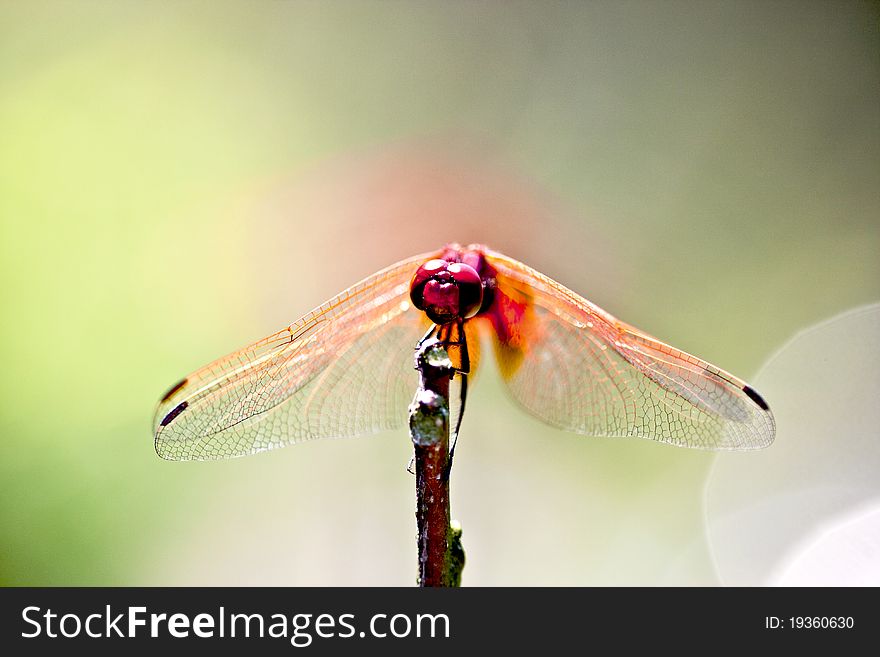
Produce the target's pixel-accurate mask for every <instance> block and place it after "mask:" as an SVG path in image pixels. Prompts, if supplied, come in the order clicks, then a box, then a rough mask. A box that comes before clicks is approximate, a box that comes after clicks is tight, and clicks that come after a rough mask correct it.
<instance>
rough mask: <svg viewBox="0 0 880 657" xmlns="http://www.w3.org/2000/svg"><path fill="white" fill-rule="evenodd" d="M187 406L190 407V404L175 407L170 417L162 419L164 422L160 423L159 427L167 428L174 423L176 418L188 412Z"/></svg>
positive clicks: (185, 403) (184, 403) (181, 403)
mask: <svg viewBox="0 0 880 657" xmlns="http://www.w3.org/2000/svg"><path fill="white" fill-rule="evenodd" d="M187 406H189V403H187V402H180V403H179V404H178V405H177V406H175V407H174V409H173V410H172V411H171V412H170V413H169V414H168V415H166V416H165V417H164V418H162V421H161V422H160V423H159V425H160V426H163V427H167V426H168V425H169V424H171V423H172V422H173V421H174V418H176V417H177V416H178V415H180V414H181V413H183V412H184V411H185V410H186V407H187Z"/></svg>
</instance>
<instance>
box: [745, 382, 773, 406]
mask: <svg viewBox="0 0 880 657" xmlns="http://www.w3.org/2000/svg"><path fill="white" fill-rule="evenodd" d="M743 392H744V393H746V395H747V396H748V398H749V399H751V400H752V401H753V402H755V403H756V404H757V405H758V406H760V407H761V410H762V411H769V410H770V407H769V406H767V402H765V401H764V398H763V397H761V395H759V394H758V393H757V392H755V389H754V388H752V387H750V386H743Z"/></svg>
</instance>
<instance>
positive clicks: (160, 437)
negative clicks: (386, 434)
mask: <svg viewBox="0 0 880 657" xmlns="http://www.w3.org/2000/svg"><path fill="white" fill-rule="evenodd" d="M432 257H435V254H424V255H420V256H415V257H413V258H409V259H407V260H404V261H402V262H399V263H397V264H395V265H392V266H391V267H388V268H387V269H384V270H382V271H380V272H378V273H376V274H374V275H372V276H370V277H369V278H366V279H364V280H363V281H361V282H360V283H358V284H356V285H354V286H352V287H351V288H349V289H348V290H346V291H345V292H342V293H341V294H339V295H338V296H336V297H334V298H333V299H331V300H330V301H328V302H326V303H325V304H323V305H322V306H320V307H318V308H316V309H315V310H313V311H312V312H310V313H308V314H307V315H305V316H304V317H303V318H301V319H300V320H298V321H296V322H294V323H293V324H291V325H290V326H289V327H287V328H285V329H283V330H281V331H279V332H277V333H274V334H273V335H271V336H269V337H267V338H264V339H263V340H260V341H259V342H256V343H254V344H252V345H250V346H248V347H245V348H244V349H241V350H239V351H237V352H235V353H233V354H230V355H229V356H226V357H224V358H221V359H219V360H216V361H214V362H213V363H210V364H209V365H206V366H205V367H203V368H201V369H199V370H197V371H196V372H193V373H192V374H190V375H189V376H187V377H186V378H185V379H183V381H181V382H180V383H179V384H177V385H176V386H174V387H173V388H172V389H171V390H169V391H168V393H167V394H166V395H165V397H164V398H163V399H162V401H161V402H160V403H159V407H158V409H157V411H156V415H155V418H154V433H155V438H156V451H157V453H158V454H159V455H160V456H162V457H163V458H166V459H172V460H209V459H221V458H231V457H235V456H243V455H245V454H253V453H255V452H261V451H265V450H268V449H274V448H277V447H282V446H284V445H287V444H290V443H297V442H302V441H305V440H313V439H318V438H329V437H333V438H342V437H350V436H357V435H362V434H368V433H375V432H377V431H382V430H385V429H395V428H400V427H402V426H404V425H405V423H406V420H407V407H408V404H409V402H410V400H411V398H412V396H413V394H414V391H415V389H416V387H417V385H418V375H417V373H416V372H415V370H414V369H413V349H414V348H415V345H416V343H417V342H418V340H419V338H420V337H421V336H422V334H424V332H425V331H426V330H427V327H428V325H429V321H428V320H427V318H426V317H425V315H424V313H422V312H421V311H418V310H416V309H415V308H413V307H412V304H411V303H410V300H409V284H410V279H411V278H412V275H413V273H414V271H415V269H416V268H417V267H418V266H419V265H420V264H421V263H422V262H424V261H425V260H428V259H430V258H432Z"/></svg>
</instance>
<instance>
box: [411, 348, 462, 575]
mask: <svg viewBox="0 0 880 657" xmlns="http://www.w3.org/2000/svg"><path fill="white" fill-rule="evenodd" d="M416 369H418V371H419V373H420V375H421V381H420V385H419V390H418V392H417V393H416V396H415V399H413V403H412V404H411V405H410V415H409V425H410V437H411V438H412V441H413V446H414V448H415V467H416V522H417V523H418V531H419V535H418V548H419V580H418V581H419V586H459V585H460V583H461V571H462V569H463V568H464V549H463V548H462V545H461V527H458V526H456V527H455V528H453V527H452V526H451V525H450V522H449V517H450V516H449V382H450V380H451V378H452V376H453V374H454V373H455V368H454V366H453V364H452V361H451V360H450V359H449V354H448V353H447V352H446V349H445V348H444V346H443V344H442V343H441V342H439V341H438V340H437V339H435V338H431V339H428V340H425V341H423V342H422V343H421V344H420V346H419V348H418V350H417V352H416Z"/></svg>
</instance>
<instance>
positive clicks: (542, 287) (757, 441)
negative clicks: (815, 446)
mask: <svg viewBox="0 0 880 657" xmlns="http://www.w3.org/2000/svg"><path fill="white" fill-rule="evenodd" d="M484 254H485V256H486V259H487V261H488V262H489V264H490V265H491V267H492V268H493V269H494V270H495V273H496V276H495V277H496V286H497V287H496V300H495V304H494V307H493V308H492V309H490V311H489V312H488V313H487V314H488V317H489V319H490V320H491V321H492V324H493V326H494V328H495V331H494V334H495V352H496V355H497V357H498V361H499V366H500V370H501V373H502V376H503V378H504V380H505V381H506V383H507V386H508V388H509V390H510V392H511V393H512V395H513V397H514V399H516V401H517V402H518V403H519V404H520V405H521V406H523V407H524V408H525V409H526V410H527V411H528V412H530V413H532V414H533V415H535V416H536V417H538V418H539V419H541V420H543V421H544V422H547V423H548V424H551V425H553V426H556V427H559V428H562V429H566V430H568V431H573V432H575V433H581V434H586V435H591V436H636V437H641V438H648V439H650V440H656V441H659V442H664V443H669V444H671V445H677V446H679V447H694V448H700V449H714V450H747V449H759V448H762V447H767V446H768V445H770V443H772V442H773V438H774V435H775V432H776V425H775V421H774V419H773V414H772V413H771V412H770V409H769V408H768V406H767V404H766V403H765V402H764V400H763V399H762V398H761V396H760V395H758V393H757V392H755V390H753V389H752V388H750V387H749V386H748V385H747V384H746V383H745V382H744V381H741V380H740V379H738V378H736V377H735V376H733V375H732V374H729V373H727V372H725V371H724V370H722V369H720V368H718V367H715V366H714V365H711V364H709V363H707V362H706V361H704V360H701V359H699V358H697V357H695V356H691V355H690V354H687V353H685V352H683V351H679V350H678V349H675V348H673V347H670V346H669V345H667V344H664V343H663V342H660V341H659V340H657V339H655V338H653V337H651V336H650V335H648V334H646V333H644V332H642V331H640V330H639V329H637V328H635V327H633V326H630V325H629V324H626V323H624V322H621V321H620V320H618V319H616V318H614V317H613V316H611V315H610V314H608V313H607V312H605V311H604V310H602V309H601V308H599V307H598V306H596V305H595V304H592V303H590V302H589V301H587V300H586V299H584V298H583V297H581V296H579V295H577V294H575V293H574V292H572V291H571V290H569V289H567V288H566V287H564V286H562V285H560V284H559V283H557V282H556V281H554V280H552V279H550V278H548V277H547V276H544V275H543V274H541V273H539V272H537V271H535V270H534V269H532V268H530V267H528V266H526V265H524V264H522V263H521V262H517V261H516V260H513V259H512V258H508V257H507V256H504V255H502V254H500V253H496V252H493V251H490V250H488V249H487V250H484Z"/></svg>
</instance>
